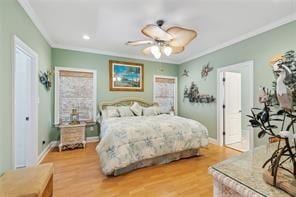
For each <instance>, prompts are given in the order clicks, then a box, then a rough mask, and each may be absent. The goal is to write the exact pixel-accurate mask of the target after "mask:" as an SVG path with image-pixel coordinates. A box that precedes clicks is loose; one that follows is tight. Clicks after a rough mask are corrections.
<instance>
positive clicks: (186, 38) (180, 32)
mask: <svg viewBox="0 0 296 197" xmlns="http://www.w3.org/2000/svg"><path fill="white" fill-rule="evenodd" d="M167 32H168V33H169V34H170V35H172V36H173V37H174V39H173V40H171V41H170V46H174V47H184V46H186V45H187V44H189V42H191V41H192V40H193V39H194V38H196V36H197V32H196V31H194V30H191V29H185V28H182V27H171V28H169V29H168V30H167Z"/></svg>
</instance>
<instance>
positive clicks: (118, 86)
mask: <svg viewBox="0 0 296 197" xmlns="http://www.w3.org/2000/svg"><path fill="white" fill-rule="evenodd" d="M109 88H110V91H138V92H143V91H144V65H143V64H138V63H132V62H122V61H114V60H110V61H109Z"/></svg>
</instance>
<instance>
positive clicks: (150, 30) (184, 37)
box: [126, 20, 197, 59]
mask: <svg viewBox="0 0 296 197" xmlns="http://www.w3.org/2000/svg"><path fill="white" fill-rule="evenodd" d="M163 24H164V21H163V20H158V21H156V25H155V24H150V25H146V26H145V27H144V28H143V29H142V30H141V32H142V33H143V34H144V35H145V36H148V37H149V38H152V40H138V41H128V42H127V43H126V44H127V45H130V46H139V45H152V46H149V47H147V48H145V49H144V50H143V53H144V54H145V55H149V54H152V55H153V56H154V57H155V58H156V59H159V58H160V57H161V55H162V54H163V53H164V54H165V55H166V56H170V55H171V54H177V53H181V52H183V51H184V49H185V46H186V45H188V44H189V42H191V41H192V40H193V39H194V38H195V37H196V36H197V32H196V31H194V30H191V29H185V28H183V27H176V26H174V27H170V28H168V29H167V30H165V29H163V28H162V26H163Z"/></svg>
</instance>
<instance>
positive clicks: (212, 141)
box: [208, 137, 219, 145]
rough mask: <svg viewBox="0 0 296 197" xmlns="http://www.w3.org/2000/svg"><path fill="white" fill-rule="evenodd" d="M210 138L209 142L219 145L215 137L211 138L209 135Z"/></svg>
mask: <svg viewBox="0 0 296 197" xmlns="http://www.w3.org/2000/svg"><path fill="white" fill-rule="evenodd" d="M208 139H209V143H211V144H215V145H219V143H218V140H217V139H215V138H211V137H209V138H208Z"/></svg>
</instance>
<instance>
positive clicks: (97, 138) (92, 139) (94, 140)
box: [86, 136, 100, 143]
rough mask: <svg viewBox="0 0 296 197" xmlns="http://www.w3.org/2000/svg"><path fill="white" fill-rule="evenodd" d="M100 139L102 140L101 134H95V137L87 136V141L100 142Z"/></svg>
mask: <svg viewBox="0 0 296 197" xmlns="http://www.w3.org/2000/svg"><path fill="white" fill-rule="evenodd" d="M98 141H100V137H99V136H93V137H87V138H86V143H91V142H98Z"/></svg>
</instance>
